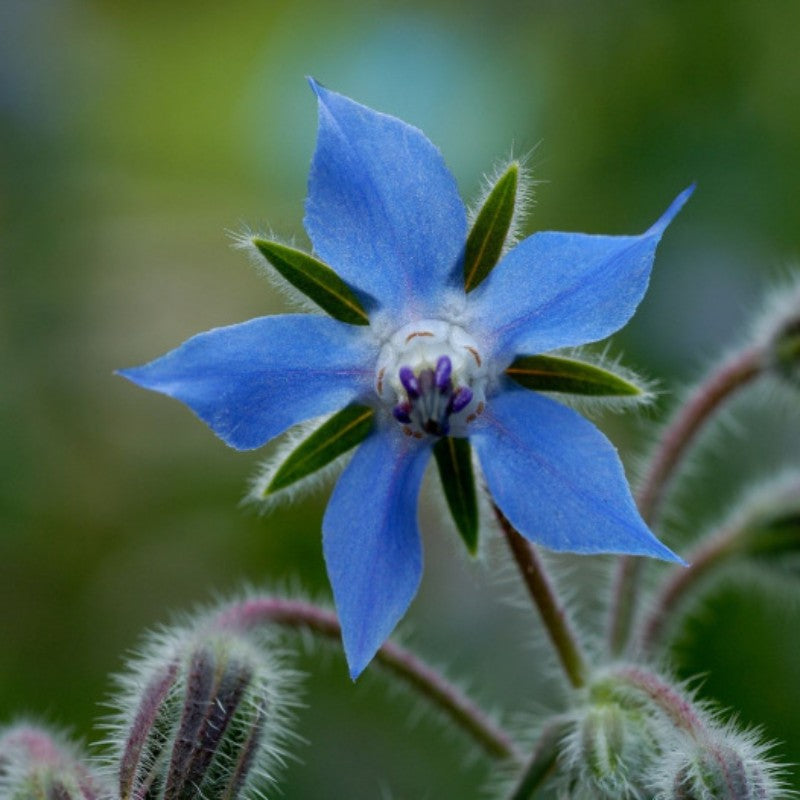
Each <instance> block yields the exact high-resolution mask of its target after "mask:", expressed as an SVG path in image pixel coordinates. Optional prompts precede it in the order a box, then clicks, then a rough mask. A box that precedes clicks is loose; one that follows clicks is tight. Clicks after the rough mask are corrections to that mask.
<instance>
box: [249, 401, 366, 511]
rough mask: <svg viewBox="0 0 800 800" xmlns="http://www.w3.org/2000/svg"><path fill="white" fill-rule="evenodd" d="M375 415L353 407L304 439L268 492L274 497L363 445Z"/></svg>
mask: <svg viewBox="0 0 800 800" xmlns="http://www.w3.org/2000/svg"><path fill="white" fill-rule="evenodd" d="M374 416H375V412H374V411H373V410H372V409H371V408H370V407H369V406H360V405H355V404H353V405H349V406H347V407H346V408H343V409H342V410H341V411H339V412H338V413H336V414H334V415H333V416H332V417H331V418H330V419H329V420H328V421H327V422H325V423H324V424H323V425H322V426H321V427H319V428H317V430H315V431H314V433H312V434H311V435H310V436H309V437H308V438H307V439H304V440H303V441H302V442H301V443H300V444H299V445H298V446H297V447H296V448H295V449H294V450H292V452H291V453H290V454H289V457H288V458H287V459H286V461H284V462H283V464H281V466H280V467H279V468H278V471H277V472H276V473H275V475H274V476H273V477H272V480H271V481H270V482H269V485H268V486H267V488H266V489H265V490H264V495H265V496H266V495H270V494H272V493H273V492H277V491H278V490H279V489H285V488H286V487H287V486H291V485H292V484H293V483H296V482H297V481H299V480H301V479H302V478H305V477H306V476H307V475H311V474H312V473H313V472H316V471H317V470H320V469H322V468H323V467H324V466H327V465H328V464H330V463H331V461H333V460H334V459H335V458H338V457H339V456H340V455H342V453H346V452H347V451H348V450H350V449H351V448H353V447H355V446H356V445H357V444H360V443H361V442H362V441H363V440H364V438H365V437H366V436H367V434H368V433H369V432H370V431H371V430H372V419H373V417H374Z"/></svg>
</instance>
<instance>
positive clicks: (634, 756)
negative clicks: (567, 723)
mask: <svg viewBox="0 0 800 800" xmlns="http://www.w3.org/2000/svg"><path fill="white" fill-rule="evenodd" d="M564 752H565V762H564V763H565V766H566V768H567V772H568V774H569V776H570V780H571V784H572V791H573V792H575V791H577V789H578V787H580V788H581V790H582V791H583V792H584V794H585V795H586V796H587V797H593V798H598V800H599V798H603V799H604V800H605V799H606V798H607V800H612V798H614V800H622V798H629V797H630V798H634V797H639V796H640V788H641V787H640V784H639V779H640V778H641V776H642V775H643V774H645V773H646V771H647V769H648V768H649V767H650V764H651V762H652V760H653V758H654V757H655V756H656V754H657V753H658V745H657V743H656V741H655V738H654V734H653V731H652V721H651V720H650V719H649V718H648V716H647V714H646V713H645V711H644V710H643V709H642V708H637V707H635V706H633V705H630V706H627V707H626V706H625V705H624V704H621V703H619V702H616V701H614V700H612V699H608V700H601V701H599V702H596V703H592V704H590V705H588V706H586V707H584V708H582V709H580V710H579V711H578V712H577V713H576V719H575V726H574V728H573V730H572V731H571V733H570V734H569V735H568V736H567V737H566V739H565V742H564Z"/></svg>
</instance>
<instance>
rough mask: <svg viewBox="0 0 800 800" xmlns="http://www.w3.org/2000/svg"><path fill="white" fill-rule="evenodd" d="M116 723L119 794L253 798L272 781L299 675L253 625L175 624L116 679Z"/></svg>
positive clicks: (146, 799) (161, 798) (125, 798)
mask: <svg viewBox="0 0 800 800" xmlns="http://www.w3.org/2000/svg"><path fill="white" fill-rule="evenodd" d="M118 682H119V685H120V689H121V691H120V692H118V693H117V697H115V698H114V701H113V704H114V707H115V708H116V714H115V716H114V718H113V719H112V721H111V723H110V724H109V725H108V728H109V730H110V731H111V734H112V735H111V737H110V741H111V743H112V744H113V757H112V760H111V764H110V766H111V767H112V768H113V771H114V772H115V779H116V782H117V784H118V787H119V796H120V800H194V799H195V798H197V797H205V798H214V800H249V798H255V797H263V796H264V795H263V792H264V789H265V787H266V786H267V785H268V784H269V783H271V782H272V781H273V780H274V772H275V770H276V768H277V767H279V766H280V764H281V762H282V760H283V757H284V755H285V754H284V750H283V745H284V743H285V741H286V739H287V736H288V729H287V723H288V721H289V718H290V709H291V707H292V706H293V705H295V701H294V697H293V692H292V683H293V675H292V674H291V673H289V672H287V670H286V669H285V667H284V666H283V665H282V664H281V659H280V658H279V657H276V656H275V654H274V652H271V647H270V644H269V642H268V641H266V640H261V639H259V637H258V636H257V634H256V633H255V632H246V633H245V632H242V631H230V630H227V629H225V628H224V627H223V626H221V625H219V624H216V623H213V622H211V623H208V622H207V621H203V622H201V623H200V624H198V625H196V626H194V627H193V628H189V629H185V628H184V629H180V628H178V629H167V630H165V631H162V632H160V633H159V634H157V635H153V636H151V637H150V639H149V640H148V642H147V644H146V646H145V648H144V654H143V655H142V656H140V657H139V658H138V659H136V660H135V661H134V662H133V663H132V664H131V665H130V667H129V671H128V673H127V674H125V675H123V676H121V677H120V678H119V679H118Z"/></svg>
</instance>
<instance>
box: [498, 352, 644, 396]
mask: <svg viewBox="0 0 800 800" xmlns="http://www.w3.org/2000/svg"><path fill="white" fill-rule="evenodd" d="M506 374H507V375H508V376H509V377H511V378H513V379H514V380H515V381H516V382H517V383H519V384H521V385H522V386H524V387H525V388H526V389H533V390H535V391H537V392H565V393H568V394H585V395H594V396H600V397H602V396H606V397H623V396H624V397H633V396H636V395H641V394H643V392H642V389H641V388H640V387H638V386H636V384H634V383H631V382H630V381H628V380H626V379H625V378H622V377H620V376H619V375H617V374H616V373H614V372H610V371H609V370H607V369H603V368H602V367H597V366H595V365H594V364H587V363H586V362H585V361H578V360H577V359H574V358H561V357H559V356H543V355H539V356H517V357H516V358H515V359H514V361H513V363H512V364H511V366H510V367H509V368H508V369H507V370H506Z"/></svg>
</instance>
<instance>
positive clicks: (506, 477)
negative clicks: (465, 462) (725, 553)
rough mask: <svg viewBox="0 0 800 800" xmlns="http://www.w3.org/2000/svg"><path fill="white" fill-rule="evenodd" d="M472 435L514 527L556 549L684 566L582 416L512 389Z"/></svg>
mask: <svg viewBox="0 0 800 800" xmlns="http://www.w3.org/2000/svg"><path fill="white" fill-rule="evenodd" d="M484 418H485V420H486V422H485V426H484V427H482V428H481V429H479V430H478V431H476V432H475V433H474V434H473V435H472V437H471V438H472V442H473V444H474V446H475V449H476V450H477V452H478V457H479V458H480V462H481V467H482V469H483V473H484V476H485V477H486V482H487V484H488V486H489V491H490V493H491V495H492V497H493V498H494V500H495V502H496V503H497V505H498V506H500V509H501V510H502V512H503V513H504V514H505V515H506V517H508V519H509V520H510V521H511V524H512V525H514V527H515V528H517V530H518V531H519V532H520V533H521V534H522V535H523V536H525V537H526V538H528V539H530V540H531V541H533V542H536V543H537V544H541V545H544V546H545V547H549V548H550V549H551V550H565V551H568V552H573V553H629V554H631V555H644V556H654V557H655V558H661V559H664V560H666V561H678V562H680V561H681V560H680V558H678V557H677V556H676V555H675V554H674V553H672V551H671V550H669V549H668V548H666V547H665V546H664V545H663V544H661V542H659V541H658V539H656V538H655V536H653V534H652V533H651V532H650V530H649V529H648V528H647V526H646V525H645V523H644V521H643V520H642V518H641V517H640V516H639V512H638V511H637V509H636V505H635V503H634V500H633V497H632V496H631V493H630V490H629V488H628V483H627V481H626V479H625V473H624V471H623V469H622V464H621V463H620V460H619V457H618V456H617V453H616V450H615V449H614V447H613V445H612V444H611V443H610V442H609V441H608V439H606V438H605V436H603V434H602V433H600V431H599V430H597V428H595V427H594V425H592V424H591V423H590V422H588V421H587V420H585V419H584V418H583V417H581V416H580V415H579V414H577V413H576V412H575V411H573V410H572V409H570V408H567V407H566V406H563V405H561V404H560V403H557V402H555V401H554V400H550V399H549V398H546V397H543V396H542V395H540V394H537V393H536V392H529V391H526V390H524V389H512V390H510V391H507V392H504V393H502V394H500V395H498V396H497V397H494V398H492V400H491V402H489V403H488V404H487V407H486V413H485V415H484Z"/></svg>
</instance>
